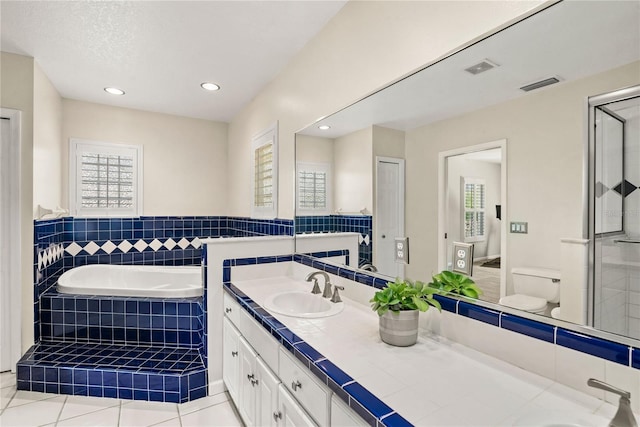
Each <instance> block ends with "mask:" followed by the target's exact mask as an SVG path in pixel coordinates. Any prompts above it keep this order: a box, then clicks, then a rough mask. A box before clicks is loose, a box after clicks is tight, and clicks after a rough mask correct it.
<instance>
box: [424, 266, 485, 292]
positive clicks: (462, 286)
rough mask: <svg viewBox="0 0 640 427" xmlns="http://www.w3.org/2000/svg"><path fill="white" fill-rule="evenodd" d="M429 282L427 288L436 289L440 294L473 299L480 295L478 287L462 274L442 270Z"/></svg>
mask: <svg viewBox="0 0 640 427" xmlns="http://www.w3.org/2000/svg"><path fill="white" fill-rule="evenodd" d="M431 280H432V281H431V282H430V283H429V287H431V288H433V289H437V290H438V291H440V292H441V293H451V294H457V295H461V296H464V297H469V298H474V299H477V298H478V297H479V296H480V295H481V294H482V290H481V289H480V288H479V287H478V285H476V283H475V282H474V281H473V280H471V279H470V278H469V277H467V276H465V275H464V274H459V273H454V272H453V271H448V270H444V271H442V272H440V273H438V274H436V275H435V276H433V277H432V278H431Z"/></svg>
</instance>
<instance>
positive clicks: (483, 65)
mask: <svg viewBox="0 0 640 427" xmlns="http://www.w3.org/2000/svg"><path fill="white" fill-rule="evenodd" d="M496 67H499V65H498V64H496V63H495V62H491V61H489V60H488V59H483V60H482V62H479V63H477V64H475V65H472V66H471V67H469V68H465V69H464V70H465V71H466V72H467V73H471V74H473V75H474V76H475V75H476V74H480V73H484V72H485V71H489V70H490V69H492V68H496Z"/></svg>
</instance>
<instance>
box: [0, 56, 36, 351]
mask: <svg viewBox="0 0 640 427" xmlns="http://www.w3.org/2000/svg"><path fill="white" fill-rule="evenodd" d="M0 70H1V71H0V105H2V107H4V108H12V109H15V110H20V111H21V112H22V117H21V119H22V126H21V127H22V135H21V144H22V147H21V150H20V156H21V158H20V186H21V187H20V213H21V231H20V240H21V242H20V244H21V248H20V253H21V260H22V265H21V266H20V274H21V277H22V278H21V282H22V324H23V328H22V351H23V352H24V351H26V350H27V349H28V348H29V347H30V346H31V345H32V344H33V327H32V326H31V325H33V217H32V209H33V92H34V84H33V79H34V76H33V75H34V62H33V58H28V57H26V56H21V55H14V54H9V53H4V52H2V53H0ZM15 244H16V245H17V244H18V242H15Z"/></svg>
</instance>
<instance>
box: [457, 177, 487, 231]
mask: <svg viewBox="0 0 640 427" xmlns="http://www.w3.org/2000/svg"><path fill="white" fill-rule="evenodd" d="M485 204H486V185H485V181H484V180H483V179H478V178H467V177H463V178H462V205H463V207H464V209H463V215H464V217H463V227H464V230H463V233H464V234H463V235H464V241H465V242H479V241H483V240H485V229H486V219H485V218H486V215H485Z"/></svg>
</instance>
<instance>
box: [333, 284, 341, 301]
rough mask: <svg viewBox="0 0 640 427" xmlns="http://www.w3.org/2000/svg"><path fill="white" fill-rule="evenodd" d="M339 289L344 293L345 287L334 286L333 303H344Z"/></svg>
mask: <svg viewBox="0 0 640 427" xmlns="http://www.w3.org/2000/svg"><path fill="white" fill-rule="evenodd" d="M338 289H340V290H341V291H344V286H338V285H333V296H332V297H331V302H342V298H340V294H339V293H338Z"/></svg>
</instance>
